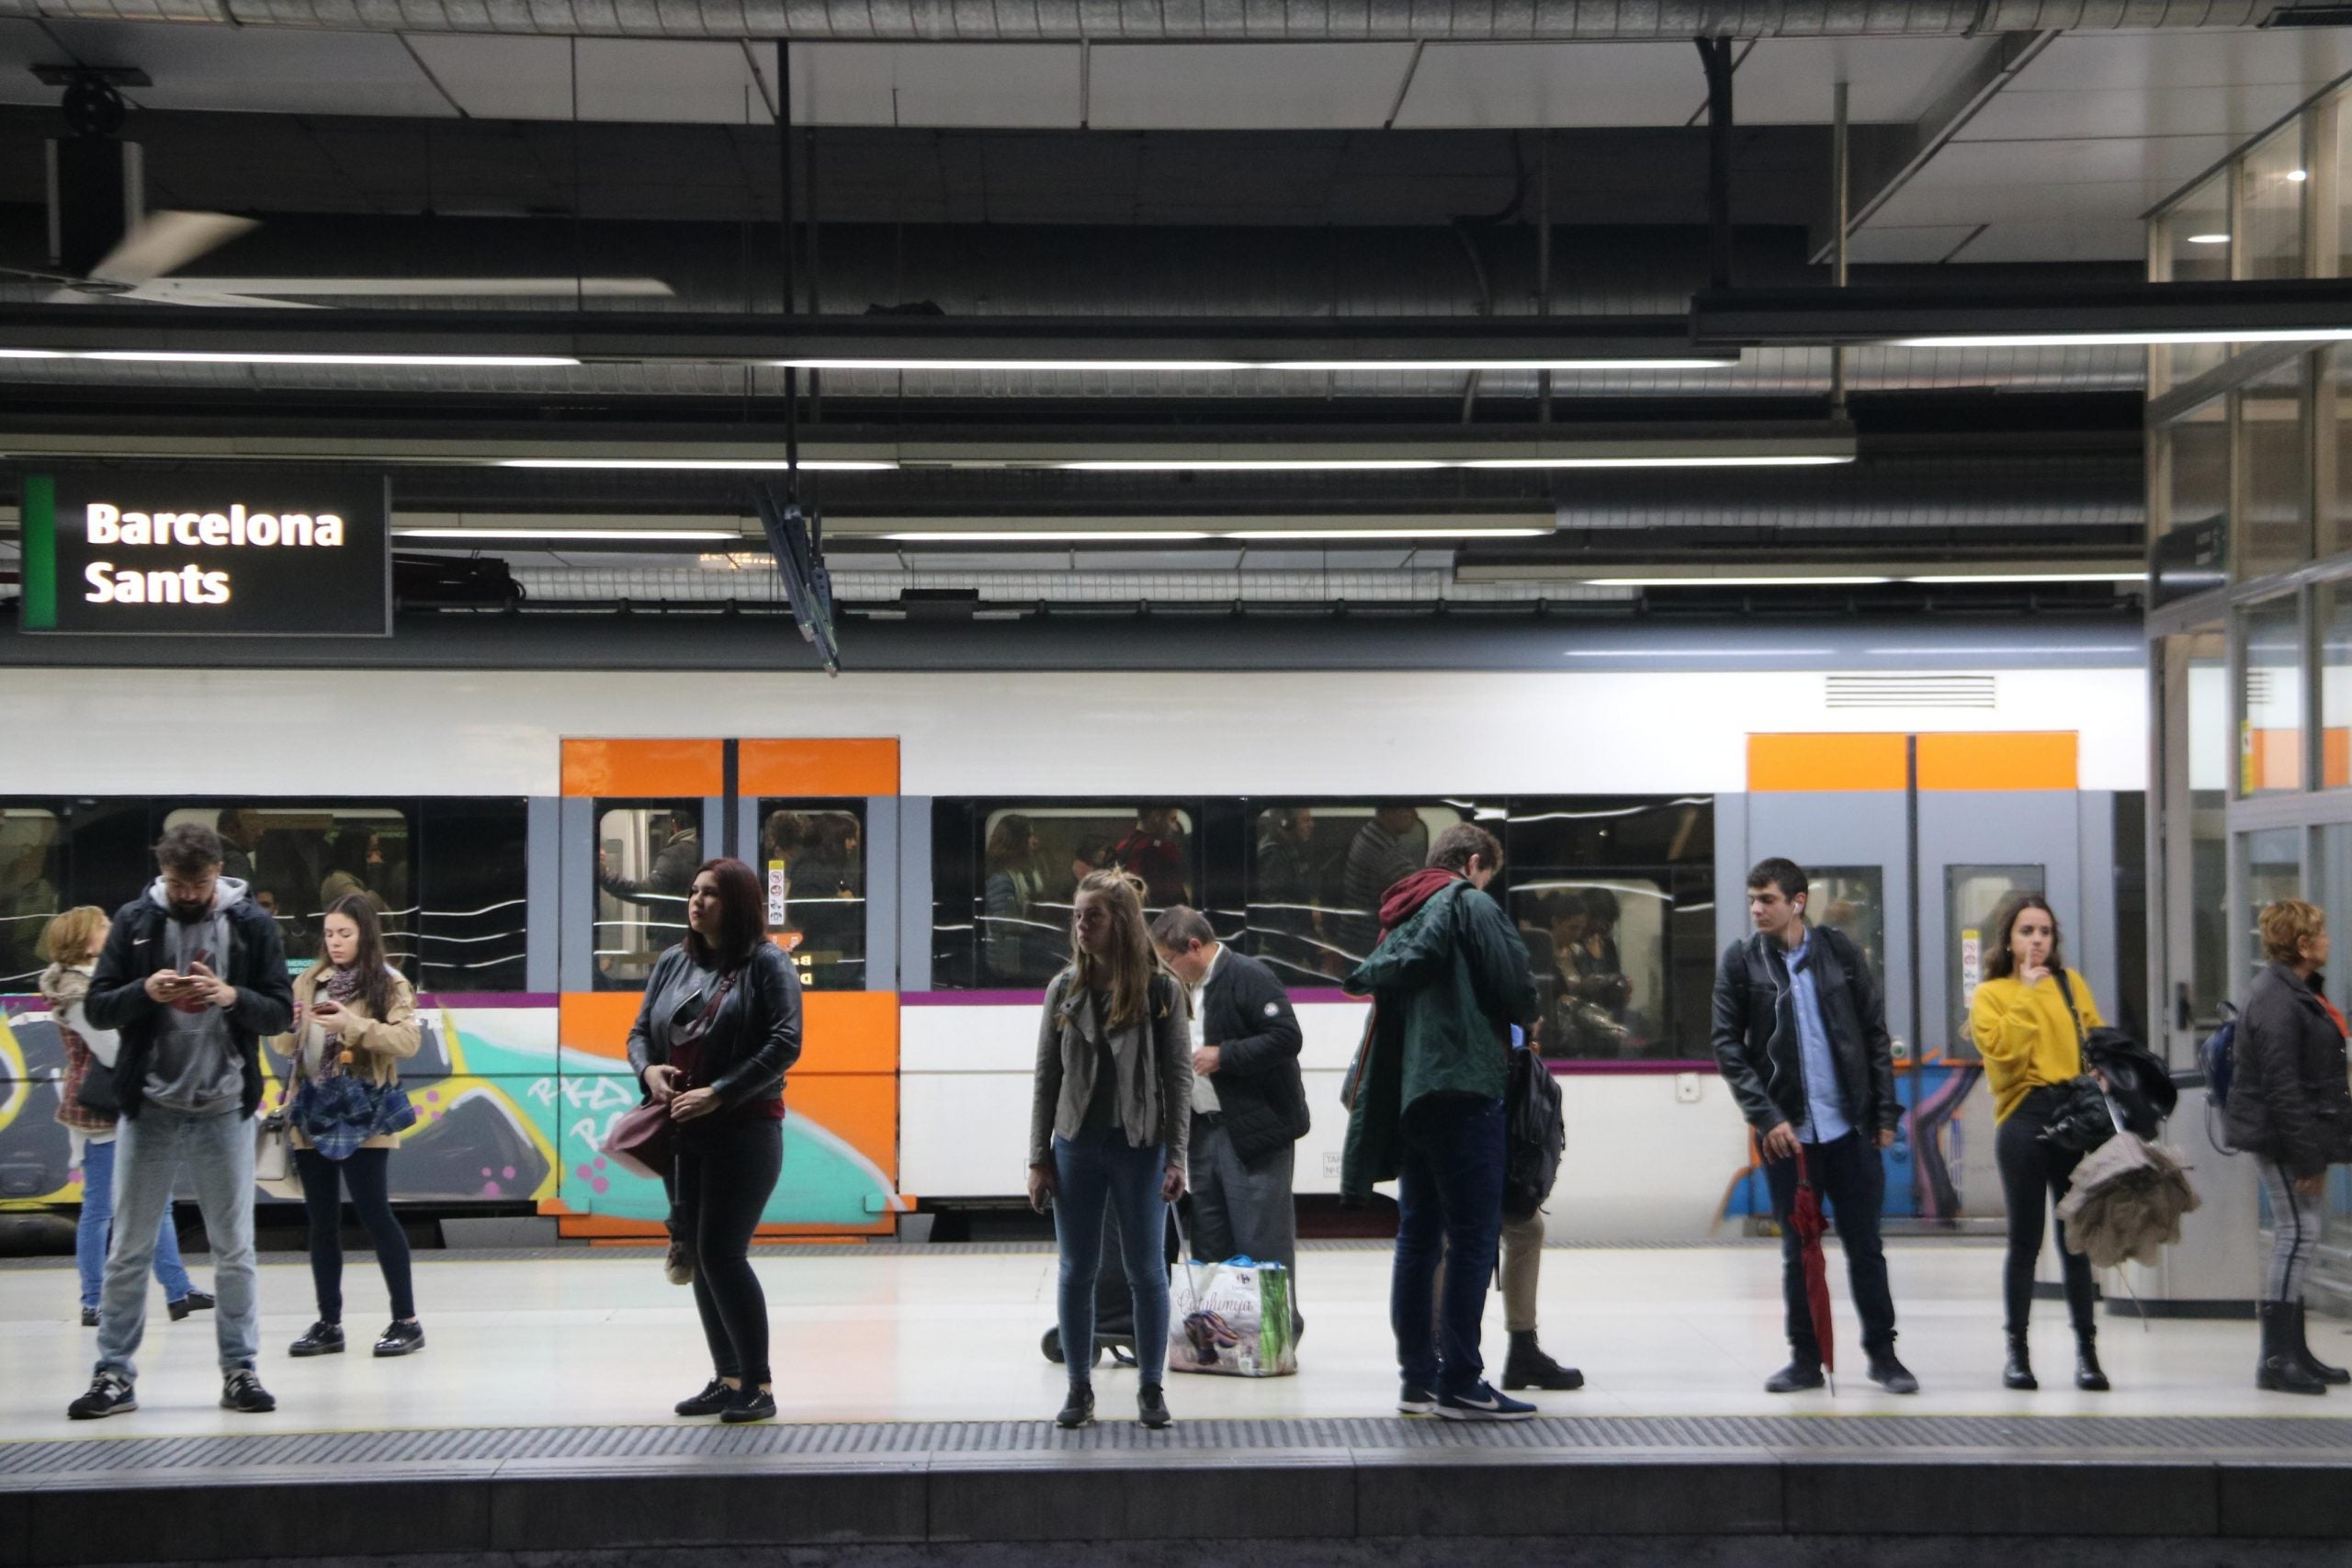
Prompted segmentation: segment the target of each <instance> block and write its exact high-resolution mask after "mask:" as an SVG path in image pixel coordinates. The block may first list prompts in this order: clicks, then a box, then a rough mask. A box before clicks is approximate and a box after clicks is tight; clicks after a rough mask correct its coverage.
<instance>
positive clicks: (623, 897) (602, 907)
mask: <svg viewBox="0 0 2352 1568" xmlns="http://www.w3.org/2000/svg"><path fill="white" fill-rule="evenodd" d="M705 858H707V857H706V856H705V855H704V853H703V847H702V802H701V801H699V800H600V801H598V802H597V803H596V892H595V914H594V923H593V925H592V927H591V940H592V942H593V943H594V953H595V959H596V970H595V987H596V989H598V990H600V991H641V990H643V989H644V988H645V977H646V976H648V975H650V974H651V973H652V972H653V961H654V960H655V959H657V958H659V957H661V956H662V952H663V951H664V950H665V949H667V948H671V947H674V946H675V945H677V944H678V943H679V942H683V941H684V940H685V935H686V894H687V891H688V890H689V889H690V888H692V887H693V886H694V880H695V867H696V866H698V865H700V864H702V863H703V861H704V860H705Z"/></svg>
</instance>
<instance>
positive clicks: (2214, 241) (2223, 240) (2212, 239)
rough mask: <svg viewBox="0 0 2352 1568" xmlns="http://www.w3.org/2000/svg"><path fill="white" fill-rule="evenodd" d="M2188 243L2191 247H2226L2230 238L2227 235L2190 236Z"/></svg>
mask: <svg viewBox="0 0 2352 1568" xmlns="http://www.w3.org/2000/svg"><path fill="white" fill-rule="evenodd" d="M2188 243H2190V244H2192V245H2226V244H2228V243H2230V237H2229V236H2228V235H2227V234H2191V235H2189V236H2188Z"/></svg>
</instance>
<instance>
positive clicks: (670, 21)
mask: <svg viewBox="0 0 2352 1568" xmlns="http://www.w3.org/2000/svg"><path fill="white" fill-rule="evenodd" d="M2286 9H2288V7H2287V6H2285V5H2284V4H2282V0H2208V3H2205V4H2199V5H2182V4H2180V3H2179V0H1949V3H1943V4H1938V3H1935V0H1915V3H1908V4H1904V5H1897V6H1889V5H1885V4H1883V3H1880V0H1777V3H1776V0H1655V3H1653V4H1648V5H1641V6H1628V5H1624V4H1623V3H1622V0H1524V3H1523V4H1521V5H1517V6H1510V7H1497V6H1493V5H1491V4H1489V3H1488V0H1210V3H1208V4H1204V5H1201V6H1127V5H1122V4H1119V3H1117V0H1035V3H1034V4H1031V5H1023V6H960V5H938V4H931V3H919V0H528V3H527V4H518V5H487V6H484V5H471V6H451V5H448V4H447V3H446V0H0V18H6V17H18V18H28V19H39V20H74V21H139V22H168V23H172V24H175V25H179V26H185V25H187V24H190V23H198V24H202V23H208V22H209V23H211V24H213V25H216V26H224V27H239V28H309V29H313V30H328V29H332V30H336V31H343V32H377V33H493V34H495V33H503V34H520V35H527V36H531V37H548V36H558V37H561V36H571V37H576V38H625V39H727V40H734V39H794V40H797V41H809V42H821V41H827V40H855V41H908V42H911V41H925V42H996V41H1004V40H1018V41H1026V42H1057V41H1058V42H1069V43H1079V42H1083V41H1102V42H1106V43H1113V42H1115V43H1132V42H1138V41H1148V42H1167V41H1190V42H1224V43H1242V42H1251V41H1264V42H1282V43H1297V42H1301V41H1306V40H1315V39H1335V40H1343V41H1346V42H1350V43H1361V42H1366V41H1383V40H1386V41H1395V42H1421V41H1446V42H1461V41H1476V42H1480V43H1496V42H1513V41H1526V42H1535V41H1542V42H1600V41H1610V40H1625V39H1647V40H1667V39H1673V40H1680V39H1691V38H1700V37H1736V38H1750V39H1753V38H1860V37H1890V38H1964V37H1983V36H1985V35H1987V34H1993V33H2005V32H2036V31H2041V30H2044V29H2049V28H2079V29H2084V30H2100V31H2112V30H2120V29H2129V30H2134V31H2137V30H2142V29H2146V28H2205V29H2220V28H2252V27H2258V26H2261V25H2262V24H2264V23H2265V22H2267V21H2268V20H2269V19H2270V18H2271V17H2272V16H2273V15H2274V14H2275V13H2278V12H2280V11H2282V10H2286Z"/></svg>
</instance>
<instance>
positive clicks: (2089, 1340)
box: [2075, 1328, 2109, 1393]
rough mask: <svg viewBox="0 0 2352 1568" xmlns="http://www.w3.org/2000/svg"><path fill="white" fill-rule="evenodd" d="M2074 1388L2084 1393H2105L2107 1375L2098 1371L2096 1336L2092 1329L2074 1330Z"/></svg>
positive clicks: (2106, 1389)
mask: <svg viewBox="0 0 2352 1568" xmlns="http://www.w3.org/2000/svg"><path fill="white" fill-rule="evenodd" d="M2108 1386H2109V1385H2108V1381H2107V1374H2106V1373H2105V1372H2103V1371H2099V1366H2098V1332H2097V1331H2096V1330H2094V1329H2088V1328H2078V1329H2076V1330H2075V1387H2076V1388H2078V1389H2081V1390H2082V1391H2083V1392H2084V1393H2106V1392H2107V1391H2108Z"/></svg>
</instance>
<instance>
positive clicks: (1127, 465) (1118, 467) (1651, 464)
mask: <svg viewBox="0 0 2352 1568" xmlns="http://www.w3.org/2000/svg"><path fill="white" fill-rule="evenodd" d="M1853 460H1854V457H1853V454H1851V453H1820V452H1808V453H1785V452H1723V453H1658V454H1656V455H1654V456H1642V457H1569V456H1552V455H1534V456H1529V457H1086V458H1078V459H1072V460H1069V461H1065V462H1048V463H1045V464H1041V465H1038V466H1040V467H1043V468H1059V469H1061V470H1063V471H1065V472H1069V473H1091V474H1169V473H1206V474H1267V473H1402V472H1412V471H1422V470H1428V469H1432V468H1825V467H1831V466H1834V465H1837V464H1840V463H1850V462H1852V461H1853Z"/></svg>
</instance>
